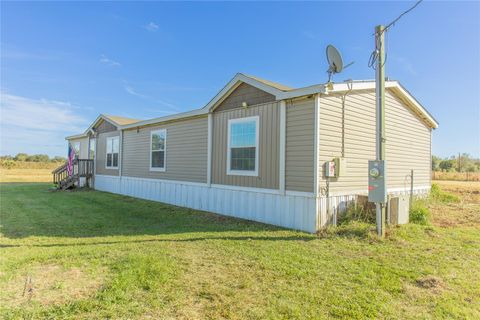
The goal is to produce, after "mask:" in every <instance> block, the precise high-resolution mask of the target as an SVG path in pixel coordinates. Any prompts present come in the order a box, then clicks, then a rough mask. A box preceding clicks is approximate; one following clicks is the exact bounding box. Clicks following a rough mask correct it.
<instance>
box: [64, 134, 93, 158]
mask: <svg viewBox="0 0 480 320" xmlns="http://www.w3.org/2000/svg"><path fill="white" fill-rule="evenodd" d="M68 141H69V142H70V143H71V144H72V147H73V144H74V143H77V142H80V154H78V155H77V156H78V158H80V159H88V137H85V138H78V139H70V140H68Z"/></svg>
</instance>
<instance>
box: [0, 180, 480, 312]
mask: <svg viewBox="0 0 480 320" xmlns="http://www.w3.org/2000/svg"><path fill="white" fill-rule="evenodd" d="M49 187H50V185H48V184H2V185H0V189H1V191H0V195H1V198H0V201H1V203H0V206H1V234H2V237H1V238H0V251H1V262H0V301H1V303H0V314H1V317H3V318H6V319H10V318H52V319H53V318H55V319H58V318H76V319H78V318H80V319H82V318H83V319H94V318H123V319H125V318H152V319H158V318H175V319H178V318H180V319H182V318H185V319H187V318H188V319H205V318H215V319H218V318H222V319H223V318H227V319H259V318H262V319H265V318H270V319H280V318H284V319H292V318H297V319H307V318H389V319H390V318H396V319H405V318H422V319H424V318H427V319H428V318H432V319H433V318H448V319H451V318H459V319H460V318H461V319H465V318H470V319H479V318H480V228H479V227H478V226H471V225H457V226H455V227H437V226H435V225H433V226H420V225H408V226H403V227H399V228H394V229H391V230H389V232H388V236H387V238H386V239H385V240H379V239H377V238H376V237H375V236H374V235H373V233H372V228H373V226H371V225H367V224H359V223H352V224H348V225H346V226H342V227H339V228H337V229H336V230H329V231H327V232H324V233H322V235H310V234H306V233H302V232H295V231H290V230H284V229H281V228H276V227H272V226H267V225H262V224H258V223H253V222H247V221H242V220H237V219H231V218H226V217H221V216H218V215H214V214H210V213H205V212H200V211H195V210H189V209H184V208H179V207H175V206H170V205H165V204H161V203H156V202H150V201H144V200H139V199H134V198H129V197H124V196H119V195H113V194H108V193H103V192H97V191H78V192H50V191H48V189H49ZM478 209H480V205H479V206H478ZM477 214H480V213H478V212H477Z"/></svg>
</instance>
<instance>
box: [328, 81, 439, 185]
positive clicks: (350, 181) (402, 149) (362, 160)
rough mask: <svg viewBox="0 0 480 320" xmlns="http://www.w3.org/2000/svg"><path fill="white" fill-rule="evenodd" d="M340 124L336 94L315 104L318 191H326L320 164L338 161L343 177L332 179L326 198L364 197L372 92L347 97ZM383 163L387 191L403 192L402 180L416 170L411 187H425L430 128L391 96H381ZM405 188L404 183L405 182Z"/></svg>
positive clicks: (371, 144) (371, 151)
mask: <svg viewBox="0 0 480 320" xmlns="http://www.w3.org/2000/svg"><path fill="white" fill-rule="evenodd" d="M344 117H345V122H344V126H342V103H341V97H340V96H339V95H335V96H322V97H321V99H320V124H319V133H320V134H319V160H320V163H319V164H320V168H319V170H321V173H322V175H321V178H320V183H319V187H320V188H321V189H323V190H321V191H325V186H326V181H325V177H324V166H323V165H324V163H325V162H326V161H331V160H332V159H333V158H335V157H341V156H342V128H343V130H344V137H343V140H344V148H343V156H344V157H345V159H346V161H347V166H346V167H347V169H346V173H345V174H344V175H342V176H341V177H339V178H338V179H331V182H330V192H331V193H346V192H349V191H354V192H367V185H368V178H367V171H368V160H373V159H375V143H376V142H375V137H376V135H375V123H376V122H375V92H374V91H373V90H370V91H359V92H355V93H350V94H348V95H347V97H346V101H345V111H344ZM385 122H386V140H387V141H386V155H385V156H386V160H387V184H388V188H404V187H405V186H406V183H405V181H406V180H405V176H406V175H407V174H409V173H410V169H414V171H415V185H416V186H424V185H428V184H429V183H430V178H429V174H430V129H429V128H428V127H427V126H426V125H425V124H424V123H423V122H422V121H421V120H420V119H419V118H418V117H417V116H416V115H415V114H414V113H413V112H412V111H411V109H409V108H408V107H407V106H406V105H404V104H403V103H402V102H401V101H400V100H399V99H397V98H396V97H395V96H394V95H393V94H392V93H391V92H390V91H387V92H386V102H385ZM407 184H408V183H407Z"/></svg>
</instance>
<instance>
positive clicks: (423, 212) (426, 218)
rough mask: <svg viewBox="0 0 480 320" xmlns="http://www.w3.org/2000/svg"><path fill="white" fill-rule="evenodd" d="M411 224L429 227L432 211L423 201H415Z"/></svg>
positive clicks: (411, 213)
mask: <svg viewBox="0 0 480 320" xmlns="http://www.w3.org/2000/svg"><path fill="white" fill-rule="evenodd" d="M410 222H412V223H416V224H422V225H427V224H429V223H430V210H429V209H428V207H427V203H426V201H425V200H422V199H415V200H414V201H413V203H412V206H411V207H410Z"/></svg>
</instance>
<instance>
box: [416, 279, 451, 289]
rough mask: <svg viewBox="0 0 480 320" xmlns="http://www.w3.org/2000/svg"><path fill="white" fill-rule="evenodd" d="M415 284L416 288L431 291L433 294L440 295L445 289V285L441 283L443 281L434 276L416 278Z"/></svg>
mask: <svg viewBox="0 0 480 320" xmlns="http://www.w3.org/2000/svg"><path fill="white" fill-rule="evenodd" d="M415 283H416V284H417V286H418V287H420V288H422V289H428V290H431V291H432V292H434V293H440V292H441V291H443V290H444V289H445V284H444V283H443V280H442V279H441V278H439V277H435V276H426V277H422V278H418V279H417V280H416V281H415Z"/></svg>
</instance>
